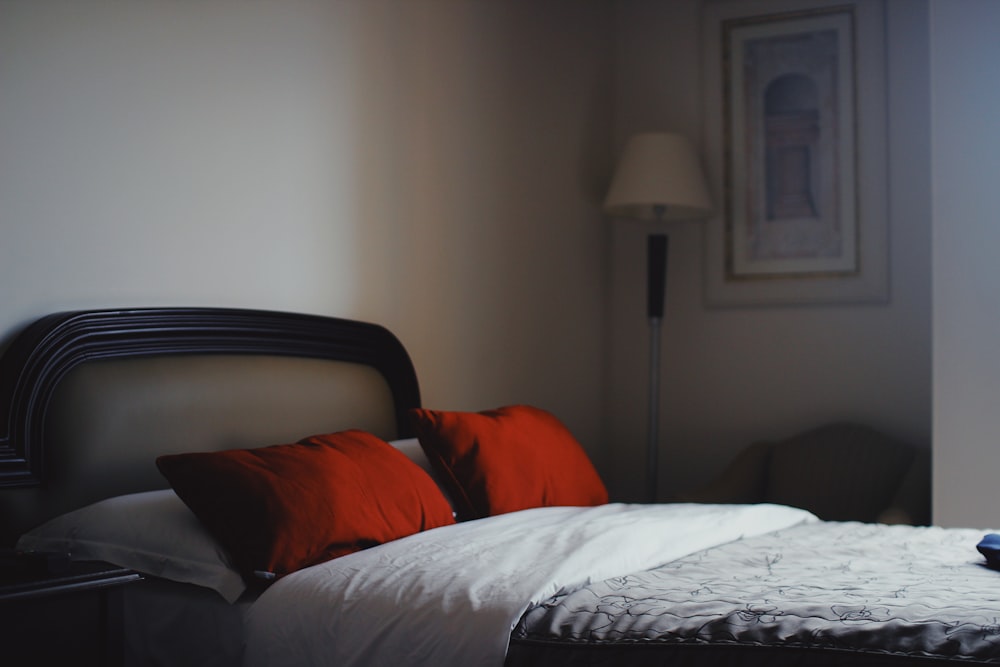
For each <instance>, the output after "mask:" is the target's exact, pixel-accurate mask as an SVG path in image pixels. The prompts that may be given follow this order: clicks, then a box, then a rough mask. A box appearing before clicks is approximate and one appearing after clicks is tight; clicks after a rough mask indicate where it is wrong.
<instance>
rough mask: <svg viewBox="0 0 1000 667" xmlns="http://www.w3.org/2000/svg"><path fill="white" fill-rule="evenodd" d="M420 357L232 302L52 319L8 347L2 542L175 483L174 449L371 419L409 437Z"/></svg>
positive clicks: (353, 333)
mask: <svg viewBox="0 0 1000 667" xmlns="http://www.w3.org/2000/svg"><path fill="white" fill-rule="evenodd" d="M414 407H420V391H419V386H418V383H417V377H416V373H415V371H414V367H413V364H412V362H411V361H410V357H409V355H408V354H407V352H406V350H405V348H404V347H403V346H402V344H401V343H400V342H399V340H398V339H397V338H396V337H395V336H394V335H393V334H392V333H390V332H389V331H388V330H387V329H385V328H383V327H381V326H378V325H374V324H369V323H364V322H357V321H353V320H346V319H339V318H332V317H322V316H316V315H302V314H293V313H284V312H274V311H262V310H245V309H231V308H226V309H220V308H137V309H127V310H83V311H74V312H65V313H57V314H53V315H49V316H46V317H43V318H41V319H39V320H37V321H36V322H34V323H33V324H30V325H29V326H27V327H26V328H25V329H24V330H22V331H21V332H20V333H19V334H18V335H17V336H16V337H15V338H14V339H13V340H12V342H11V344H10V345H9V347H8V348H7V350H6V351H5V352H4V354H3V356H2V357H0V517H2V519H0V546H6V545H10V544H12V543H13V541H14V540H15V539H16V537H17V536H18V535H19V534H21V533H22V532H24V531H25V530H27V529H29V528H31V527H33V526H35V525H37V524H39V523H41V522H42V521H44V520H46V519H48V518H51V517H53V516H56V515H58V514H61V513H64V512H66V511H69V510H71V509H75V508H76V507H80V506H82V505H84V504H88V503H90V502H94V501H96V500H100V499H102V498H106V497H110V496H114V495H120V494H122V493H133V492H136V491H143V490H150V489H155V488H166V487H167V483H166V481H165V480H164V479H163V478H162V477H161V476H160V475H159V474H158V472H157V471H156V468H155V465H154V460H155V457H156V456H158V455H160V454H168V453H178V452H185V451H215V450H221V449H230V448H233V447H249V446H262V445H267V444H277V443H280V442H291V441H295V440H298V439H300V438H302V437H305V436H308V435H312V434H314V433H322V432H332V431H335V430H341V429H344V428H363V429H365V430H368V431H370V432H373V433H375V434H377V435H379V436H381V437H383V438H386V439H392V438H403V437H410V435H411V431H410V425H409V423H408V420H407V418H406V413H407V411H408V410H409V409H410V408H414Z"/></svg>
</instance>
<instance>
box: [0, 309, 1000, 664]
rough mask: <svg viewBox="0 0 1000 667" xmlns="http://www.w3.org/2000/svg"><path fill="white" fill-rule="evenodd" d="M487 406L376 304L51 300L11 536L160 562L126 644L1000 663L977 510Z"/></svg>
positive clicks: (144, 657) (173, 653)
mask: <svg viewBox="0 0 1000 667" xmlns="http://www.w3.org/2000/svg"><path fill="white" fill-rule="evenodd" d="M484 408H489V409H484V411H483V412H481V413H463V412H453V411H447V410H436V409H428V408H425V407H423V406H422V405H421V401H420V392H419V386H418V382H417V378H416V374H415V372H414V368H413V364H412V363H411V361H410V358H409V356H408V354H407V352H406V350H405V348H404V347H403V346H402V344H401V343H400V341H399V340H398V339H397V338H396V337H395V336H394V335H393V334H392V333H391V332H389V331H388V330H386V329H385V328H383V327H381V326H378V325H373V324H368V323H361V322H354V321H350V320H343V319H336V318H329V317H319V316H314V315H301V314H292V313H280V312H270V311H254V310H240V309H212V308H185V309H181V308H158V309H128V310H92V311H77V312H69V313H57V314H53V315H51V316H48V317H45V318H42V319H40V320H39V321H37V322H35V323H33V324H32V325H29V326H28V327H26V328H25V329H24V330H23V331H21V332H20V333H19V334H18V335H17V336H15V337H14V338H13V339H12V341H11V342H10V344H9V345H8V347H7V349H6V351H5V353H4V355H3V357H2V358H0V420H2V421H0V438H2V439H0V509H2V513H0V516H2V517H3V519H2V521H3V523H2V526H0V529H2V533H0V537H2V539H3V542H2V543H3V544H6V545H11V544H14V543H15V541H16V542H17V546H18V548H19V549H21V550H26V551H27V550H37V551H56V552H70V553H71V554H72V557H73V558H76V559H85V560H86V559H96V560H104V561H108V562H112V563H115V564H116V565H121V566H122V567H127V568H131V569H134V570H137V571H139V572H141V573H142V574H143V581H142V582H141V583H139V584H134V585H130V586H128V587H126V588H125V589H124V595H123V604H124V605H125V613H124V615H123V618H124V622H125V627H124V638H125V662H126V664H135V665H147V664H158V665H172V664H177V665H246V666H247V667H258V666H263V665H268V666H274V665H321V664H323V665H325V664H337V665H378V664H393V663H396V664H404V665H448V664H454V665H497V666H499V665H502V664H506V665H509V666H510V667H519V666H524V665H612V664H614V665H618V664H630V665H734V666H735V665H740V666H743V665H764V664H767V665H792V664H795V665H907V664H927V665H933V664H996V663H1000V572H997V571H996V570H994V569H991V568H989V567H986V562H985V560H984V558H983V556H982V555H981V554H980V553H978V552H977V550H976V546H977V544H978V543H979V541H980V540H981V539H982V538H983V533H984V531H983V530H971V529H943V528H938V527H914V526H887V525H881V524H868V523H856V522H827V521H820V520H818V519H817V518H816V517H815V516H814V515H812V514H810V513H809V512H806V511H804V510H801V509H797V508H792V507H786V506H780V505H768V504H757V505H710V504H696V503H675V504H661V505H629V504H621V503H613V502H607V501H608V498H607V494H606V491H605V490H604V487H603V484H602V483H601V481H600V478H599V476H597V474H596V471H595V470H594V468H593V466H592V465H591V464H590V462H589V460H588V459H587V457H586V454H584V453H583V450H582V448H580V447H579V444H578V443H576V441H575V440H574V439H573V437H572V434H570V433H569V432H568V431H567V430H566V429H565V427H564V426H563V425H562V424H561V423H559V421H558V419H557V418H556V417H555V416H554V415H552V414H550V413H548V412H546V411H545V410H543V409H540V408H538V407H534V406H517V405H515V406H503V407H500V408H492V407H491V406H484Z"/></svg>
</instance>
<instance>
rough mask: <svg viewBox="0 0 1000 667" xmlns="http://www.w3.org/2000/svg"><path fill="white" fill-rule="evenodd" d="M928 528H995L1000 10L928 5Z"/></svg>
mask: <svg viewBox="0 0 1000 667" xmlns="http://www.w3.org/2000/svg"><path fill="white" fill-rule="evenodd" d="M930 7H931V9H930V26H931V75H932V78H931V81H932V84H931V91H932V92H931V106H932V109H933V121H932V136H933V144H932V145H933V155H934V162H933V178H934V192H933V197H934V204H933V217H934V507H933V509H934V520H935V522H937V523H940V524H942V525H961V526H975V527H985V528H990V527H992V528H996V527H997V526H1000V520H998V519H997V517H996V512H995V511H994V509H995V507H996V506H997V503H998V501H1000V491H998V490H997V489H998V486H997V483H996V473H997V471H1000V411H998V409H997V408H998V406H1000V356H998V354H997V350H998V347H1000V272H998V266H1000V262H998V261H997V249H998V248H1000V224H998V221H997V209H998V206H1000V196H998V188H997V184H998V181H1000V127H998V125H997V118H998V117H1000V73H998V70H997V63H998V62H1000V40H998V39H997V35H996V29H997V26H1000V3H996V2H993V1H992V0H947V1H945V0H932V2H931V6H930Z"/></svg>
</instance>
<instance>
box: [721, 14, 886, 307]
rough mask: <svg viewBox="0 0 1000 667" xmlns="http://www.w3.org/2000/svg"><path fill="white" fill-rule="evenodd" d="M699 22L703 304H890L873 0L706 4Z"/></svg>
mask: <svg viewBox="0 0 1000 667" xmlns="http://www.w3.org/2000/svg"><path fill="white" fill-rule="evenodd" d="M704 23H705V28H704V29H705V43H706V49H707V51H706V53H705V62H706V66H707V68H708V69H707V71H706V75H707V76H706V79H707V84H708V88H707V90H706V96H705V103H706V118H707V119H708V127H707V128H706V146H708V148H709V151H708V153H709V156H710V160H709V167H710V171H711V172H712V173H713V180H714V181H715V183H716V184H717V185H718V187H717V192H720V193H722V194H723V197H722V198H723V200H724V201H722V202H720V203H721V204H722V205H721V206H720V207H719V214H718V215H717V216H716V217H715V218H713V219H712V220H710V221H709V224H708V228H707V229H708V231H707V243H706V244H705V245H706V252H707V253H708V256H707V258H706V269H707V271H708V276H707V277H706V278H707V279H706V297H707V301H708V303H709V304H710V305H718V306H727V305H774V304H777V305H780V304H788V305H793V304H817V303H844V302H885V301H887V299H888V267H887V263H888V253H887V249H888V234H887V232H888V221H887V213H888V212H887V206H886V196H887V195H886V182H887V179H886V173H885V146H886V139H885V104H886V102H885V86H884V77H885V74H884V70H885V58H884V51H883V44H884V39H883V38H882V34H883V33H882V30H883V23H884V16H883V7H882V3H881V2H879V1H878V0H864V1H863V2H857V3H839V4H836V5H828V4H823V3H818V2H814V3H808V2H806V3H803V2H801V1H798V2H794V3H790V2H787V1H785V0H775V1H772V2H764V1H760V2H746V1H742V2H731V3H706V4H705V15H704ZM713 72H714V74H713Z"/></svg>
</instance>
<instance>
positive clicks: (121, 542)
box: [17, 489, 246, 602]
mask: <svg viewBox="0 0 1000 667" xmlns="http://www.w3.org/2000/svg"><path fill="white" fill-rule="evenodd" d="M17 548H18V549H19V550H22V551H55V552H63V553H69V555H70V558H72V559H73V560H102V561H107V562H108V563H112V564H114V565H118V566H119V567H127V568H129V569H132V570H136V571H138V572H143V573H146V574H149V575H152V576H155V577H162V578H164V579H170V580H172V581H180V582H184V583H190V584H196V585H198V586H204V587H205V588H211V589H212V590H214V591H216V592H218V593H219V595H221V596H222V597H223V598H224V599H225V600H226V601H227V602H235V601H236V599H237V598H239V597H240V595H242V594H243V591H245V590H246V584H245V583H244V582H243V578H242V577H240V575H239V573H238V572H237V571H236V570H234V569H233V568H232V567H231V566H230V565H229V556H228V555H227V554H226V552H225V550H223V548H222V547H221V546H220V545H219V543H218V542H216V541H215V538H213V537H212V536H211V535H210V534H209V533H208V531H207V530H206V529H205V527H204V526H203V525H202V524H201V522H200V521H198V518H197V517H196V516H195V515H194V513H193V512H192V511H191V510H190V509H188V507H187V505H185V504H184V502H183V501H182V500H181V499H180V498H178V497H177V494H175V493H174V491H173V489H164V490H162V491H146V492H144V493H134V494H130V495H125V496H116V497H114V498H108V499H107V500H101V501H99V502H96V503H94V504H93V505H88V506H86V507H83V508H80V509H78V510H75V511H73V512H69V513H68V514H63V515H62V516H59V517H56V518H55V519H52V520H51V521H49V522H47V523H44V524H42V525H41V526H39V527H37V528H35V529H33V530H31V531H29V532H27V533H25V534H24V535H22V536H21V538H20V539H19V540H18V542H17Z"/></svg>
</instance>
